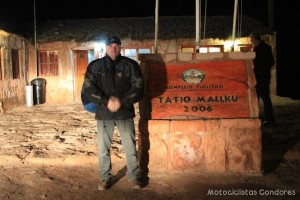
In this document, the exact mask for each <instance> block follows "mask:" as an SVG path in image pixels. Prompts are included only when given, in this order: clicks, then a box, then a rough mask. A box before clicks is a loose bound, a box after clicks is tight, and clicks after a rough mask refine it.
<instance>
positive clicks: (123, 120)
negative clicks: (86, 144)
mask: <svg viewBox="0 0 300 200" xmlns="http://www.w3.org/2000/svg"><path fill="white" fill-rule="evenodd" d="M83 87H84V91H85V92H84V96H85V98H87V99H89V100H90V101H91V102H93V103H95V104H96V107H97V109H96V114H95V119H96V120H97V143H98V160H99V177H100V182H99V184H98V190H106V189H108V188H109V187H110V186H111V183H112V178H113V176H112V165H111V157H110V148H111V143H112V136H113V132H114V128H115V126H116V127H117V128H118V131H119V134H120V137H121V141H122V145H123V148H124V151H125V157H126V165H127V172H126V174H127V177H128V180H129V183H130V184H131V187H132V188H133V189H140V188H141V182H140V172H139V166H138V158H137V150H136V140H135V128H134V121H133V118H134V117H135V111H134V103H136V102H138V101H139V100H140V99H141V98H143V96H144V89H143V87H144V82H143V76H142V73H141V70H140V68H139V65H138V63H137V62H136V61H135V60H132V59H130V58H127V57H124V56H121V40H120V39H119V38H118V37H117V36H112V37H109V38H108V39H107V40H106V55H105V56H104V57H103V58H99V59H96V60H94V61H92V62H91V63H90V64H89V65H88V67H87V71H86V73H85V78H84V83H83Z"/></svg>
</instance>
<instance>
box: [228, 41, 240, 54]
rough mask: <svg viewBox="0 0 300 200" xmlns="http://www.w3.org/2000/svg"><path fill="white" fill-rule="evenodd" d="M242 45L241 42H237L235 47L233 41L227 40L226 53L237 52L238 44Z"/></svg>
mask: <svg viewBox="0 0 300 200" xmlns="http://www.w3.org/2000/svg"><path fill="white" fill-rule="evenodd" d="M240 43H241V42H240V41H239V40H235V41H234V45H233V42H232V40H226V41H225V42H224V51H225V52H230V51H235V50H237V47H238V44H240ZM232 48H233V49H232Z"/></svg>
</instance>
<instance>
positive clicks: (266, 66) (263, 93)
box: [250, 32, 275, 125]
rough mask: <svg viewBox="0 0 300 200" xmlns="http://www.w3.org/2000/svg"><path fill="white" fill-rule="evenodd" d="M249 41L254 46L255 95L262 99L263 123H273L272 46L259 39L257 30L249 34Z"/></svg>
mask: <svg viewBox="0 0 300 200" xmlns="http://www.w3.org/2000/svg"><path fill="white" fill-rule="evenodd" d="M250 41H251V43H252V45H253V46H254V48H253V51H254V52H255V58H254V60H253V63H254V74H255V78H256V92H257V97H258V100H259V99H260V98H261V99H262V100H263V105H264V114H265V120H264V121H263V124H264V125H270V124H274V123H275V118H274V114H273V106H272V101H271V98H270V80H271V68H272V66H273V65H274V57H273V54H272V48H271V46H269V45H268V44H266V43H265V42H264V41H263V40H262V39H261V36H260V34H259V33H257V32H253V33H251V34H250Z"/></svg>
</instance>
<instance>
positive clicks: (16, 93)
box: [0, 30, 28, 110]
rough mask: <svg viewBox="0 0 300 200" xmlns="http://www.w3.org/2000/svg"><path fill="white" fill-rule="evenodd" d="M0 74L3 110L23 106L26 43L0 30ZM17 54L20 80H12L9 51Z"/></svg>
mask: <svg viewBox="0 0 300 200" xmlns="http://www.w3.org/2000/svg"><path fill="white" fill-rule="evenodd" d="M0 48H1V52H0V53H1V70H2V71H1V72H2V79H1V80H0V102H1V104H2V108H3V109H4V110H9V109H11V108H13V107H17V106H20V105H23V104H25V86H26V84H27V83H28V76H27V70H28V54H27V52H28V43H27V42H26V40H25V39H24V38H22V37H20V36H18V35H15V34H10V33H7V32H5V31H2V30H0ZM12 49H16V50H18V52H19V67H20V68H19V70H20V78H18V79H13V69H12V56H11V50H12Z"/></svg>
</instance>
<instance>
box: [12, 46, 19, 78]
mask: <svg viewBox="0 0 300 200" xmlns="http://www.w3.org/2000/svg"><path fill="white" fill-rule="evenodd" d="M11 65H12V72H13V79H19V78H20V64H19V51H18V50H16V49H12V50H11Z"/></svg>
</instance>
